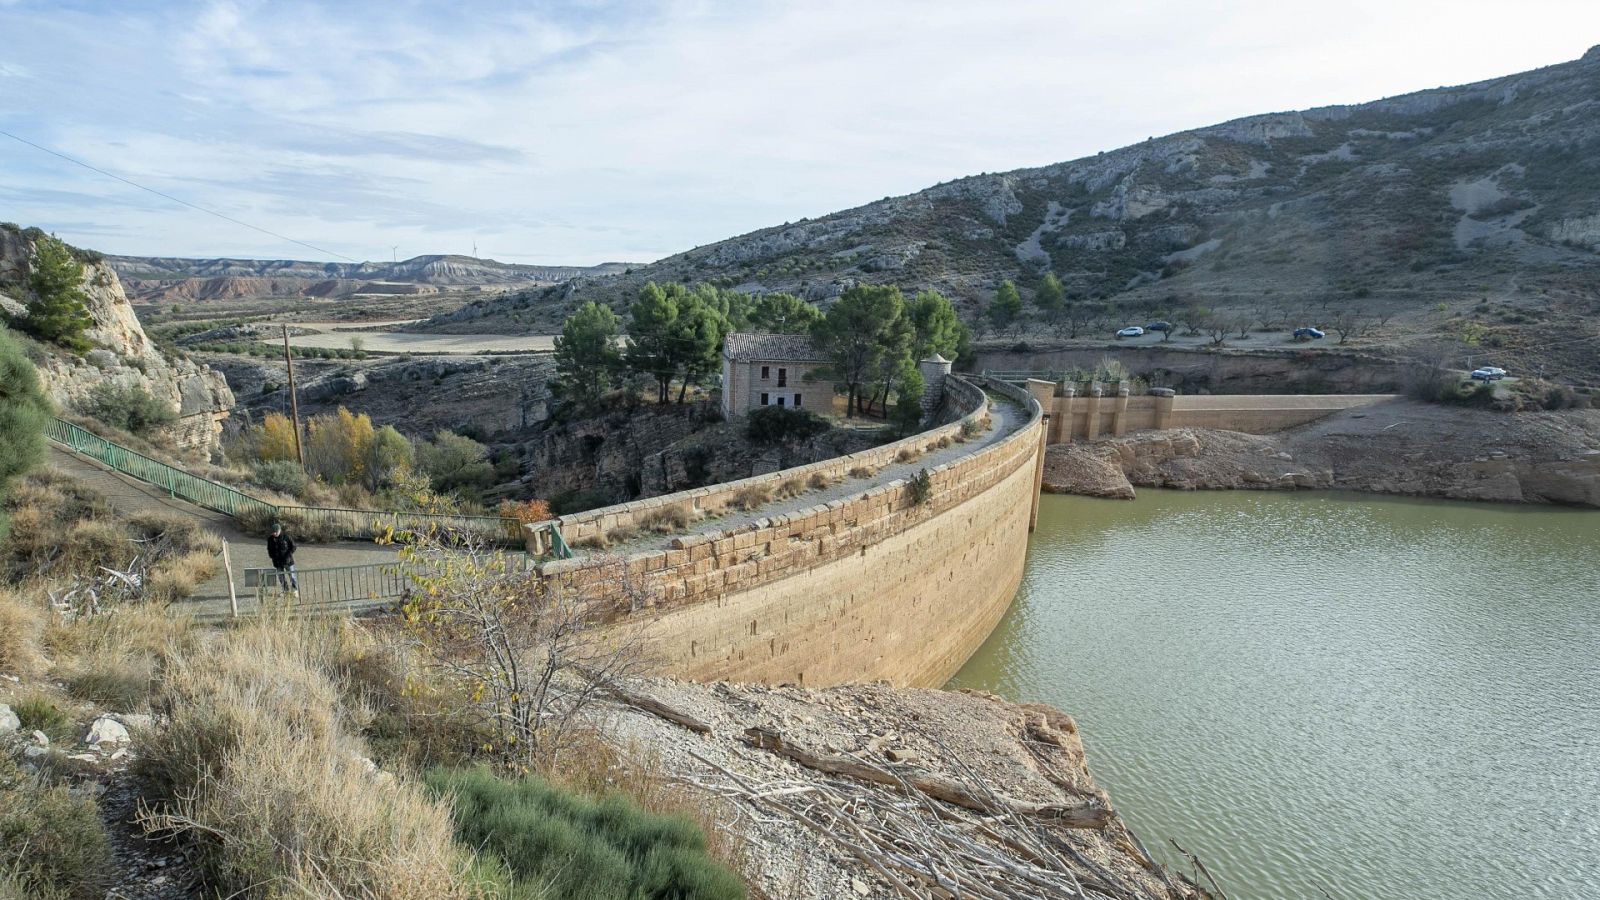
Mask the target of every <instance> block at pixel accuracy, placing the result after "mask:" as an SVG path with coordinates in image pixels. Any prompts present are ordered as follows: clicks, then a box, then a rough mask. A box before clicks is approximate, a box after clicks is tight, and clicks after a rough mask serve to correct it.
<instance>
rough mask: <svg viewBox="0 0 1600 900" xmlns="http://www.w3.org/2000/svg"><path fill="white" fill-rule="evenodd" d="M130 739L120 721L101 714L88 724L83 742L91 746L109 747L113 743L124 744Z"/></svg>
mask: <svg viewBox="0 0 1600 900" xmlns="http://www.w3.org/2000/svg"><path fill="white" fill-rule="evenodd" d="M132 740H133V738H131V737H130V736H129V735H128V729H127V728H125V727H123V725H122V723H121V722H118V721H117V720H116V719H113V718H112V717H110V716H101V717H100V718H98V719H95V720H94V724H93V725H90V726H89V734H88V735H87V736H86V737H84V739H83V742H84V743H85V744H88V745H89V746H91V747H97V748H104V749H109V748H110V747H111V746H112V745H114V744H126V743H129V742H130V741H132Z"/></svg>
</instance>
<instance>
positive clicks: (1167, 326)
mask: <svg viewBox="0 0 1600 900" xmlns="http://www.w3.org/2000/svg"><path fill="white" fill-rule="evenodd" d="M1144 330H1145V331H1171V330H1172V323H1171V322H1151V323H1150V324H1149V325H1146V326H1145V327H1144Z"/></svg>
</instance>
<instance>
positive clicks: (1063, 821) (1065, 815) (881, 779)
mask: <svg viewBox="0 0 1600 900" xmlns="http://www.w3.org/2000/svg"><path fill="white" fill-rule="evenodd" d="M740 740H741V741H743V742H744V743H746V744H749V745H750V746H752V747H755V748H758V749H761V750H767V751H770V752H772V753H776V754H778V755H779V756H782V757H784V758H786V759H791V760H794V761H795V762H797V763H799V764H800V765H802V766H805V767H806V768H808V769H816V770H817V771H819V772H827V773H829V774H833V775H847V776H849V777H851V778H857V779H860V780H862V781H868V782H871V783H873V784H882V785H887V786H889V787H892V788H895V789H898V790H904V789H905V788H906V787H907V786H910V787H911V788H914V789H915V790H917V791H918V792H920V793H923V794H926V795H927V796H929V797H932V798H933V799H935V800H939V801H942V802H944V803H949V804H952V805H954V806H959V807H962V808H963V809H970V810H973V811H975V812H981V813H986V814H989V815H1004V814H1008V813H1015V814H1019V815H1025V816H1030V817H1033V818H1037V819H1046V820H1049V821H1050V822H1052V823H1053V824H1057V825H1061V826H1063V827H1066V828H1096V829H1098V828H1105V827H1106V826H1107V825H1109V824H1110V823H1111V810H1109V809H1107V808H1106V807H1103V806H1100V805H1099V804H1096V803H1078V804H1067V803H1034V802H1032V801H1029V800H1017V799H1015V798H1012V797H1005V796H1002V795H999V794H995V793H983V794H980V793H978V792H976V791H974V790H972V789H971V788H969V787H967V786H966V785H965V784H963V783H961V782H960V781H957V780H956V779H954V778H950V777H949V776H946V775H940V774H938V773H936V772H929V771H926V770H924V769H916V768H912V767H910V766H905V767H896V768H894V769H893V770H892V771H891V770H887V769H885V768H883V767H882V766H878V765H873V764H869V763H866V762H863V761H862V760H859V759H857V758H855V757H853V756H846V755H844V754H838V753H819V752H816V751H814V750H808V749H806V748H805V747H801V746H799V745H797V744H795V743H794V742H792V741H789V740H787V739H785V738H784V737H783V735H781V734H779V733H778V732H776V731H774V730H772V729H770V728H747V729H745V732H744V736H743V737H741V738H740Z"/></svg>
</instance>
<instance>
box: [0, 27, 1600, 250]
mask: <svg viewBox="0 0 1600 900" xmlns="http://www.w3.org/2000/svg"><path fill="white" fill-rule="evenodd" d="M1441 11H1442V13H1443V14H1442V15H1441ZM1593 44H1600V3H1596V2H1594V0H1522V2H1519V3H1516V4H1508V3H1506V2H1505V0H1454V2H1451V3H1449V4H1440V3H1438V2H1437V0H1427V2H1419V0H1344V2H1340V3H1330V2H1325V0H1324V2H1317V3H1303V2H1299V0H1250V2H1213V3H1195V2H1192V0H1187V2H1167V0H1150V2H1141V0H1124V2H1118V3H1108V2H1104V0H1095V2H1080V0H988V2H981V3H979V2H970V0H966V2H945V0H910V2H901V0H807V2H792V3H777V2H764V0H743V2H726V3H718V2H709V0H703V2H674V0H666V2H643V0H641V2H608V0H570V2H551V3H542V2H521V3H497V2H474V0H459V2H453V3H442V2H441V3H427V2H406V0H373V2H367V0H342V2H337V3H334V2H327V3H305V2H296V0H276V2H271V3H268V2H248V0H204V2H182V0H167V2H150V0H106V2H87V0H0V130H3V131H6V132H9V133H11V134H13V135H16V136H18V137H21V138H25V139H26V140H28V141H32V142H34V143H36V144H39V145H42V146H45V147H48V148H50V149H52V150H55V151H58V152H60V153H63V154H66V155H67V156H70V157H73V158H75V159H77V160H80V161H83V162H85V163H88V164H90V165H93V166H95V167H97V168H100V169H104V170H105V171H107V172H111V173H113V174H115V175H118V176H121V177H123V178H127V179H129V180H132V181H135V182H137V183H139V184H142V185H145V186H147V187H150V188H154V189H156V190H159V191H161V192H163V193H166V194H169V195H171V196H173V197H176V198H179V199H182V200H185V201H188V202H189V203H193V204H197V205H199V206H203V207H207V208H209V209H213V210H216V211H219V212H222V213H224V214H226V215H228V216H230V217H232V218H234V219H237V220H239V221H241V222H245V223H249V224H250V225H254V226H257V227H258V228H262V229H266V230H267V231H271V232H275V233H276V234H278V235H282V236H284V237H287V238H292V239H293V240H296V241H301V242H304V244H309V245H311V247H314V248H316V249H311V247H307V246H304V245H303V244H296V243H292V242H291V241H288V240H284V239H281V238H279V237H274V236H271V235H268V234H264V233H262V232H260V231H255V230H252V229H250V228H247V227H244V226H243V225H239V224H234V223H230V222H227V221H223V220H220V219H217V218H214V217H212V216H209V215H207V214H205V213H203V212H199V211H196V210H194V209H191V208H189V207H186V206H183V205H180V204H178V203H174V202H172V201H170V200H167V199H163V198H160V197H157V196H154V195H152V194H149V193H145V192H143V191H140V190H139V189H137V188H134V187H131V186H129V185H126V184H123V183H121V182H118V181H115V180H113V179H111V178H108V177H106V176H105V175H101V174H96V173H94V172H90V171H88V170H85V169H82V168H79V167H77V166H75V165H73V164H72V163H69V162H66V161H64V160H61V159H59V158H57V157H54V156H50V155H48V154H46V153H44V152H41V151H40V150H37V149H35V148H33V147H29V146H26V145H24V144H21V143H18V142H16V141H14V140H12V139H10V138H7V137H4V136H0V221H10V222H16V223H18V224H21V225H36V226H39V227H41V228H45V229H47V230H50V231H53V232H55V233H57V234H58V235H60V236H61V237H63V238H64V239H66V240H68V241H69V242H71V243H74V244H77V245H79V246H83V247H89V248H93V249H97V250H101V251H104V252H108V253H122V254H130V255H148V256H157V255H159V256H202V257H214V256H239V257H256V258H269V259H270V258H294V259H318V260H326V259H339V258H348V259H354V260H378V259H389V258H391V257H392V256H397V257H398V258H401V259H404V258H406V257H409V256H416V255H421V254H427V253H462V254H468V253H471V252H472V251H473V247H474V244H476V246H477V252H478V254H479V255H480V256H483V257H486V258H495V259H500V260H503V261H506V262H518V263H536V264H564V265H589V264H594V263H599V262H604V261H623V262H649V261H652V260H655V259H658V258H660V257H662V256H666V255H670V254H672V253H676V252H680V251H683V250H688V249H690V248H693V247H695V246H699V245H702V244H707V243H711V242H714V241H717V240H720V239H722V238H726V237H731V236H733V235H736V234H742V233H744V232H747V231H751V230H754V229H757V228H762V227H766V226H770V225H777V224H780V223H783V222H787V221H794V220H798V219H801V218H805V217H815V216H819V215H823V214H826V213H829V212H832V211H835V210H839V209H845V208H849V207H853V206H858V205H861V204H863V203H868V202H871V201H873V200H877V199H880V198H882V197H885V196H891V195H899V194H905V193H910V192H913V191H917V190H920V189H922V188H925V187H928V186H930V185H933V184H937V183H939V182H942V181H947V180H950V179H952V178H959V177H962V176H966V175H974V174H978V173H980V172H1001V171H1007V170H1010V169H1016V168H1021V167H1025V166H1037V165H1045V164H1048V163H1053V162H1060V161H1063V160H1069V159H1075V158H1078V157H1081V156H1087V155H1092V154H1093V153H1095V152H1096V151H1099V150H1108V149H1112V148H1115V147H1119V146H1123V145H1126V144H1130V143H1135V142H1137V141H1141V140H1144V139H1145V138H1146V137H1149V136H1152V135H1162V134H1168V133H1171V132H1174V131H1181V130H1184V129H1187V128H1194V127H1200V126H1204V125H1210V124H1214V123H1216V122H1220V121H1225V120H1227V119H1231V118H1237V117H1240V116H1246V115H1253V114H1257V113H1263V112H1272V111H1279V110H1287V109H1302V108H1306V107H1312V106H1319V105H1326V104H1333V103H1351V102H1360V101H1364V100H1372V99H1377V98H1379V97H1384V96H1392V95H1395V94H1402V93H1407V92H1410V91H1414V90H1421V89H1425V88H1430V87H1437V86H1441V85H1450V84H1461V83H1466V82H1471V81H1476V80H1482V79H1485V78H1492V77H1496V76H1500V75H1506V74H1511V73H1514V72H1520V71H1525V70H1528V69H1533V68H1538V67H1540V66H1545V65H1551V64H1554V63H1559V62H1565V61H1568V60H1572V59H1576V58H1577V57H1579V56H1581V55H1583V53H1584V51H1585V50H1586V49H1588V47H1589V46H1591V45H1593Z"/></svg>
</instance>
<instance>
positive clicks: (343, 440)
mask: <svg viewBox="0 0 1600 900" xmlns="http://www.w3.org/2000/svg"><path fill="white" fill-rule="evenodd" d="M375 433H376V432H375V430H374V429H373V427H372V419H371V417H369V416H368V415H367V414H365V413H362V414H360V415H356V414H354V413H352V412H350V410H348V409H345V408H344V407H342V406H341V407H339V409H338V410H337V411H336V412H334V413H333V414H331V415H325V416H313V417H312V418H311V420H310V421H309V422H307V423H306V438H305V451H306V467H307V468H308V469H310V470H311V471H312V472H315V473H316V474H317V476H318V477H320V478H322V479H324V480H326V481H328V482H329V483H331V484H344V483H345V482H362V481H365V480H366V479H367V477H368V468H369V466H370V463H371V457H372V444H373V440H374V436H375Z"/></svg>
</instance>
